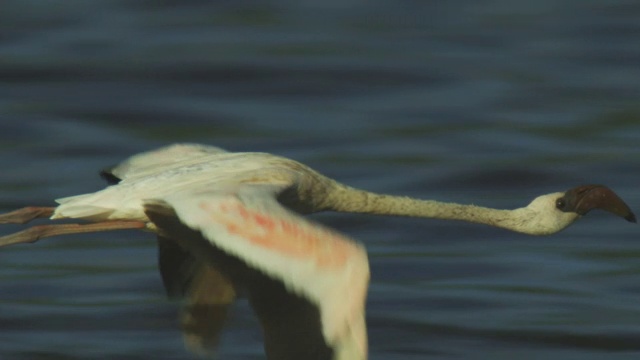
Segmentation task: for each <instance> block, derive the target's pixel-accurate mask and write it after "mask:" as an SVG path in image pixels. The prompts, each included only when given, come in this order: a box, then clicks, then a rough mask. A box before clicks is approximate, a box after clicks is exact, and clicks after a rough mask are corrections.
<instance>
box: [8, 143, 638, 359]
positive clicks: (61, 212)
mask: <svg viewBox="0 0 640 360" xmlns="http://www.w3.org/2000/svg"><path fill="white" fill-rule="evenodd" d="M102 176H103V177H104V178H105V179H106V180H107V181H108V182H109V183H110V184H111V185H110V186H108V187H106V188H105V189H103V190H100V191H98V192H95V193H91V194H84V195H77V196H71V197H67V198H62V199H58V200H56V201H57V202H58V204H59V205H58V206H57V207H33V206H32V207H26V208H23V209H19V210H16V211H13V212H10V213H6V214H3V215H0V223H26V222H29V221H31V220H33V219H36V218H43V217H50V218H51V219H52V220H57V219H80V220H83V221H84V222H83V223H78V224H69V223H64V224H41V225H36V226H33V227H31V228H28V229H25V230H23V231H20V232H17V233H14V234H11V235H6V236H2V237H0V246H7V245H12V244H17V243H28V242H35V241H37V240H38V239H41V238H44V237H50V236H57V235H65V234H74V233H85V232H97V231H108V230H118V229H141V230H146V231H151V232H153V233H155V234H156V235H157V239H158V246H159V268H160V273H161V277H162V280H163V283H164V286H165V288H166V290H167V293H168V295H169V296H171V297H176V298H183V299H184V307H183V315H182V329H183V333H184V339H185V343H186V345H187V347H188V348H189V349H191V350H193V351H195V352H197V353H201V354H208V353H210V352H212V351H213V349H215V347H216V345H217V342H218V336H219V333H220V331H221V328H222V327H223V324H224V321H225V318H226V314H227V309H228V307H229V306H230V305H231V304H232V303H233V302H234V300H235V299H236V298H237V297H238V296H240V295H241V294H242V295H246V296H247V297H248V299H249V302H250V304H251V306H252V307H253V309H254V311H255V312H256V314H257V316H258V318H259V320H260V323H261V325H262V328H263V333H264V343H265V345H264V346H265V352H266V355H267V358H268V359H333V360H362V359H366V358H367V350H368V347H367V332H366V325H365V300H366V295H367V288H368V283H369V264H368V258H367V253H366V251H365V248H364V247H363V246H362V245H361V244H360V243H358V242H356V241H355V240H353V239H351V238H349V237H347V236H345V235H342V234H340V233H338V232H336V231H334V230H332V229H329V228H327V227H325V226H323V225H320V224H318V223H316V222H314V221H311V220H308V219H306V218H304V217H303V216H301V215H303V214H308V213H313V212H319V211H328V210H332V211H339V212H353V213H366V214H381V215H396V216H409V217H422V218H436V219H449V220H462V221H467V222H472V223H481V224H487V225H490V226H495V227H500V228H504V229H508V230H512V231H516V232H520V233H525V234H531V235H549V234H553V233H556V232H558V231H561V230H563V229H564V228H566V227H567V226H569V225H571V224H572V223H573V222H574V221H576V220H577V219H579V218H580V217H581V216H583V215H586V214H587V213H588V212H589V211H590V210H592V209H602V210H606V211H608V212H611V213H613V214H615V215H618V216H620V217H623V218H624V219H626V220H627V221H630V222H636V217H635V215H634V214H633V212H632V211H631V209H630V208H629V207H628V206H627V205H626V204H625V203H624V201H622V200H621V199H620V197H618V196H617V195H616V194H615V193H614V192H613V191H612V190H610V189H608V188H607V187H605V186H603V185H583V186H578V187H575V188H572V189H570V190H568V191H564V192H556V193H552V194H546V195H542V196H539V197H537V198H535V199H534V200H533V201H531V202H530V203H529V204H528V205H527V206H524V207H521V208H518V209H514V210H502V209H492V208H486V207H480V206H474V205H462V204H454V203H445V202H439V201H433V200H419V199H413V198H408V197H401V196H392V195H384V194H377V193H372V192H368V191H364V190H359V189H356V188H352V187H349V186H347V185H344V184H341V183H339V182H337V181H335V180H333V179H330V178H327V177H325V176H323V175H321V174H320V173H318V172H316V171H314V170H312V169H311V168H309V167H307V166H305V165H303V164H301V163H299V162H296V161H294V160H290V159H287V158H283V157H280V156H276V155H271V154H267V153H233V152H227V151H225V150H223V149H220V148H217V147H212V146H206V145H198V144H175V145H170V146H167V147H163V148H160V149H157V150H154V151H149V152H145V153H141V154H138V155H134V156H132V157H130V158H128V159H127V160H125V161H124V162H123V163H121V164H120V165H117V166H115V167H114V168H112V169H109V170H105V171H103V172H102Z"/></svg>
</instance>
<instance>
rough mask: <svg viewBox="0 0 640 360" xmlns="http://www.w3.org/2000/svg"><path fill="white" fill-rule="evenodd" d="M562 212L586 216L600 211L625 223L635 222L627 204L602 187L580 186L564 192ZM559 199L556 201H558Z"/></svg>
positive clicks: (634, 217)
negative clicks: (590, 212) (623, 220)
mask: <svg viewBox="0 0 640 360" xmlns="http://www.w3.org/2000/svg"><path fill="white" fill-rule="evenodd" d="M561 199H562V200H564V202H563V205H564V206H562V207H560V205H558V208H559V209H560V210H562V211H572V212H575V213H578V214H580V215H586V214H587V213H588V212H589V211H591V210H593V209H602V210H605V211H608V212H610V213H613V214H616V215H618V216H620V217H623V218H624V219H626V220H627V221H630V222H636V216H635V215H634V214H633V212H632V211H631V209H630V208H629V206H628V205H627V204H625V202H624V201H622V199H620V197H619V196H618V195H616V193H614V192H613V191H612V190H611V189H609V188H607V187H606V186H604V185H582V186H578V187H576V188H573V189H571V190H568V191H567V192H565V194H564V197H562V198H561ZM561 199H558V200H559V201H560V200H561Z"/></svg>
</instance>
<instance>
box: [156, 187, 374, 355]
mask: <svg viewBox="0 0 640 360" xmlns="http://www.w3.org/2000/svg"><path fill="white" fill-rule="evenodd" d="M163 200H164V201H166V203H168V204H169V205H170V206H171V207H172V208H173V209H174V211H175V213H176V214H177V217H178V218H179V219H180V221H181V222H182V223H184V224H185V225H186V226H188V227H190V228H191V229H194V230H196V231H199V232H200V233H202V235H203V236H204V237H205V238H206V239H207V240H208V241H209V242H211V243H212V244H213V245H215V246H216V247H218V248H220V249H221V250H223V251H225V252H227V253H229V254H230V255H233V256H236V257H238V258H240V259H242V260H243V261H244V262H246V263H247V264H248V265H249V266H251V267H253V268H255V269H257V270H259V271H261V272H263V273H264V274H266V275H268V276H269V277H271V278H274V279H276V280H278V281H281V282H282V283H283V284H284V285H285V287H286V288H287V289H288V290H289V291H291V292H293V293H296V294H298V295H300V296H303V297H305V298H307V299H308V300H309V301H311V302H312V303H314V304H315V305H316V306H318V308H319V310H320V318H321V324H322V334H323V336H324V338H325V339H326V341H327V343H328V344H330V345H331V346H332V347H334V349H335V352H336V354H335V358H336V359H365V358H366V352H367V343H366V330H365V320H364V306H365V300H366V292H367V286H368V281H369V266H368V260H367V254H366V251H365V250H364V248H363V247H362V246H361V245H360V244H358V243H356V242H355V241H353V240H351V239H349V238H347V237H345V236H343V235H341V234H339V233H337V232H335V231H333V230H330V229H328V228H326V227H324V226H321V225H319V224H316V223H313V222H311V221H309V220H306V219H304V218H303V217H301V216H299V215H297V214H295V213H293V212H290V211H288V210H287V209H285V208H284V207H282V206H281V205H280V204H279V203H278V202H277V201H276V200H275V194H274V193H273V188H272V187H269V186H260V185H248V186H245V187H244V188H242V189H240V190H238V191H237V192H236V193H234V194H229V193H228V192H225V193H223V192H209V193H202V192H199V193H186V194H177V195H172V196H169V197H167V198H165V199H163ZM151 203H153V201H152V202H151Z"/></svg>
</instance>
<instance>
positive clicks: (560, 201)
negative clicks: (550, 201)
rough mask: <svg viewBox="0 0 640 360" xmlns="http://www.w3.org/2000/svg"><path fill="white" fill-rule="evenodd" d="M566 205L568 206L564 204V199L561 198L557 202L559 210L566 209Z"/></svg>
mask: <svg viewBox="0 0 640 360" xmlns="http://www.w3.org/2000/svg"><path fill="white" fill-rule="evenodd" d="M565 205H566V204H565V202H564V199H563V198H559V199H558V200H556V208H558V209H560V210H562V209H564V206H565Z"/></svg>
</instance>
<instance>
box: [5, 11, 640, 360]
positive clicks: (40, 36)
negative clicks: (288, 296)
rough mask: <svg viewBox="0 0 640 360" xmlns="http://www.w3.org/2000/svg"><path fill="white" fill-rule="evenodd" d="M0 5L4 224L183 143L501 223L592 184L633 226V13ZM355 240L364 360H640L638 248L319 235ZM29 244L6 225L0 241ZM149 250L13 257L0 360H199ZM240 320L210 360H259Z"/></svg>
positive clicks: (605, 228)
mask: <svg viewBox="0 0 640 360" xmlns="http://www.w3.org/2000/svg"><path fill="white" fill-rule="evenodd" d="M320 4H321V2H314V1H310V0H303V1H281V2H261V1H216V2H208V1H202V0H183V1H158V2H154V1H123V0H112V1H108V0H102V1H99V0H93V1H82V0H58V1H48V2H42V1H34V0H4V1H3V2H2V11H0V169H2V170H1V172H0V209H1V210H2V211H6V210H10V209H13V208H17V207H21V206H23V205H26V204H38V205H51V204H52V200H53V199H55V198H58V197H64V196H68V195H73V194H77V193H83V192H90V191H95V190H97V189H99V188H100V187H102V186H103V184H102V182H101V180H100V179H99V178H98V177H97V176H96V172H97V170H99V169H100V168H102V167H104V166H107V165H111V164H113V163H115V162H117V161H119V160H120V159H122V158H124V157H126V156H127V155H129V154H132V153H135V152H137V151H140V150H145V149H149V148H152V147H155V146H159V145H162V144H166V143H170V142H176V141H192V142H203V143H208V144H215V145H218V146H222V147H225V148H228V149H229V150H235V151H243V150H254V151H268V152H273V153H278V154H282V155H286V156H290V157H292V158H295V159H297V160H300V161H302V162H305V163H307V164H309V165H311V166H313V167H314V168H316V169H318V170H320V171H322V172H323V173H325V174H327V175H329V176H332V177H335V178H337V179H340V180H342V181H343V182H346V183H348V184H350V185H354V186H359V187H362V188H366V189H369V190H375V191H381V192H387V193H394V194H406V195H410V196H416V197H421V198H433V199H440V200H450V201H457V202H465V203H475V204H482V205H487V206H494V207H505V208H510V207H511V208H513V207H519V206H521V205H524V204H526V203H528V201H529V200H530V199H532V198H533V197H535V196H537V195H539V194H543V193H548V192H555V191H562V190H566V189H568V188H570V187H572V186H574V185H579V184H582V183H604V184H607V185H609V186H610V187H612V188H613V189H615V190H616V191H617V192H618V193H619V194H620V195H621V196H622V197H623V198H625V199H626V200H627V201H628V203H629V204H630V205H631V206H632V208H635V210H640V190H638V179H640V168H639V165H640V145H639V140H640V102H639V101H640V100H639V99H640V46H638V44H640V3H639V2H637V1H633V0H632V1H622V0H620V1H606V2H605V1H570V0H565V1H537V2H531V1H518V0H516V1H500V0H489V1H447V2H444V1H442V2H437V1H382V0H380V1H359V0H347V1H332V0H330V1H324V2H322V5H320ZM316 218H317V219H318V220H320V221H323V222H326V223H328V224H330V225H331V226H333V227H335V228H337V229H339V230H341V231H343V232H345V233H347V234H349V235H351V236H353V237H355V238H357V239H360V240H361V241H363V242H364V243H365V244H366V246H367V248H368V250H369V253H370V261H371V268H372V275H373V280H372V284H371V290H370V295H369V302H368V326H369V336H370V353H371V359H636V358H638V356H640V301H639V300H640V243H639V242H638V234H640V229H639V228H638V227H637V226H634V225H630V224H628V223H625V222H624V221H622V220H620V219H617V218H614V217H613V216H610V215H609V214H603V213H593V214H589V216H588V217H586V218H585V219H583V220H582V221H580V222H579V223H578V224H576V225H575V226H573V227H571V228H569V229H567V230H566V231H564V232H562V233H560V234H556V235H554V236H551V237H543V238H539V237H528V236H525V235H518V234H512V233H508V232H506V231H502V230H498V229H492V228H488V227H482V226H476V225H466V224H459V223H450V222H442V221H434V220H416V219H399V218H376V217H367V216H356V215H347V214H323V215H320V216H316ZM19 228H20V227H18V226H9V225H7V226H3V233H4V232H5V231H6V233H8V232H11V231H15V230H17V229H19ZM175 319H176V306H175V304H172V303H169V302H168V301H166V300H165V298H164V294H163V290H162V287H161V283H160V279H159V276H158V274H157V272H156V268H155V248H154V240H153V236H151V235H150V234H142V233H136V232H120V233H117V234H115V233H113V234H91V235H76V236H69V237H67V238H60V239H51V240H46V241H42V242H40V243H38V244H35V245H24V246H14V247H11V248H6V249H2V251H0V358H1V359H21V360H22V359H36V360H37V359H47V360H50V359H105V358H112V359H158V360H161V359H190V358H192V356H191V355H190V354H188V353H187V352H185V351H184V349H183V347H182V343H181V339H180V335H179V331H178V329H177V326H176V321H175ZM260 336H261V335H260V332H259V328H258V325H257V323H256V320H255V319H254V318H253V316H252V314H251V312H250V311H249V310H248V308H247V306H246V304H245V303H242V302H241V303H240V304H239V305H238V306H237V308H236V310H235V311H234V315H233V319H232V321H231V323H230V324H229V327H228V330H227V331H226V333H225V335H224V339H223V344H222V347H221V349H220V353H219V355H220V356H219V358H220V359H260V358H263V355H262V343H261V338H260Z"/></svg>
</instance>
